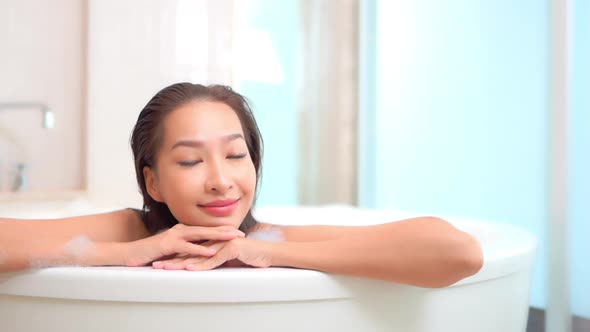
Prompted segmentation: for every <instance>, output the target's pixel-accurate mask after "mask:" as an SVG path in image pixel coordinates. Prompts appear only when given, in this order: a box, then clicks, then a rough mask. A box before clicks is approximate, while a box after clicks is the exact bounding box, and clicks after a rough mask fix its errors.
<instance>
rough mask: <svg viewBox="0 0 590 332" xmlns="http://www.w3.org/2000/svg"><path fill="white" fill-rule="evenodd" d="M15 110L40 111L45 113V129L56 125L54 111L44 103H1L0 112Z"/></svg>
mask: <svg viewBox="0 0 590 332" xmlns="http://www.w3.org/2000/svg"><path fill="white" fill-rule="evenodd" d="M14 109H39V110H40V111H41V113H43V124H42V126H43V128H45V129H51V128H53V126H54V125H55V117H54V115H53V111H51V109H50V108H49V106H47V105H46V104H43V103H29V102H24V103H0V111H3V110H14Z"/></svg>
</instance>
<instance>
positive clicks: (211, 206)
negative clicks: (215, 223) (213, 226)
mask: <svg viewBox="0 0 590 332" xmlns="http://www.w3.org/2000/svg"><path fill="white" fill-rule="evenodd" d="M239 202H240V198H238V199H224V200H217V201H213V202H209V203H207V204H197V206H198V207H199V208H200V209H201V210H203V211H205V213H207V214H210V215H213V216H216V217H225V216H229V215H230V214H232V213H233V212H234V211H235V210H236V208H237V207H238V205H239Z"/></svg>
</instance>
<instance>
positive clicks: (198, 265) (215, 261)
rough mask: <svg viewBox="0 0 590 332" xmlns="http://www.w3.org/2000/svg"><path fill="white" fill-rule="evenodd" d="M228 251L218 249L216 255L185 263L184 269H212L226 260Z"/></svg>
mask: <svg viewBox="0 0 590 332" xmlns="http://www.w3.org/2000/svg"><path fill="white" fill-rule="evenodd" d="M227 252H228V251H223V250H222V251H219V252H218V253H217V255H215V256H213V257H209V258H208V259H205V260H203V261H201V262H195V263H191V264H187V265H186V269H187V270H189V271H207V270H211V269H214V268H216V267H218V266H220V265H221V264H223V263H225V262H227V261H228V260H229V258H230V257H228V256H227V254H226V253H227Z"/></svg>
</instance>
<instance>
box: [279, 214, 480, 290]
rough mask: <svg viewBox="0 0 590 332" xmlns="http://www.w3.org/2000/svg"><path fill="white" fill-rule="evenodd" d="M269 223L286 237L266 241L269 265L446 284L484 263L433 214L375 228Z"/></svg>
mask: <svg viewBox="0 0 590 332" xmlns="http://www.w3.org/2000/svg"><path fill="white" fill-rule="evenodd" d="M272 227H278V229H280V230H282V231H283V235H284V237H285V241H284V242H276V243H272V244H271V245H270V260H271V265H273V266H289V267H296V268H305V269H314V270H319V271H324V272H328V273H335V274H344V275H351V276H361V277H369V278H375V279H382V280H388V281H394V282H399V283H404V284H410V285H416V286H421V287H445V286H448V285H451V284H453V283H455V282H457V281H459V280H461V279H463V278H465V277H468V276H470V275H473V274H475V273H476V272H478V271H479V270H480V268H481V267H482V265H483V254H482V250H481V247H480V245H479V243H478V242H477V240H475V239H474V238H473V237H472V236H470V235H469V234H467V233H464V232H462V231H460V230H458V229H456V228H455V227H453V226H452V225H450V224H449V223H447V222H446V221H444V220H442V219H439V218H434V217H422V218H413V219H408V220H402V221H398V222H392V223H387V224H381V225H374V226H356V227H355V226H353V227H341V226H272Z"/></svg>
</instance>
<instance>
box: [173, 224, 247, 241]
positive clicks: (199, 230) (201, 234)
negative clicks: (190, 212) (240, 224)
mask: <svg viewBox="0 0 590 332" xmlns="http://www.w3.org/2000/svg"><path fill="white" fill-rule="evenodd" d="M183 232H184V234H183V236H182V237H183V239H185V240H187V241H198V240H221V241H227V240H231V239H234V238H236V237H244V232H242V231H240V230H238V229H235V228H233V227H231V226H222V227H186V228H184V230H183Z"/></svg>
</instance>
